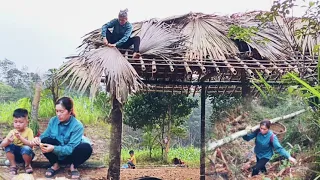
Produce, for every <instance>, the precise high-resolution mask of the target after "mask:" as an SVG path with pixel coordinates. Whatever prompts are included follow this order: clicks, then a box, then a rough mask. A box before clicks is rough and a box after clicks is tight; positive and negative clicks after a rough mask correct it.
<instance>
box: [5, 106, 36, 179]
mask: <svg viewBox="0 0 320 180" xmlns="http://www.w3.org/2000/svg"><path fill="white" fill-rule="evenodd" d="M13 126H14V130H11V131H10V132H9V133H8V135H7V137H6V138H5V139H4V140H3V141H2V142H1V144H0V146H1V147H4V148H5V152H6V156H7V159H8V160H9V162H10V174H12V175H16V174H17V170H18V168H17V164H16V163H23V162H24V163H25V171H26V173H28V174H31V173H33V169H32V167H31V160H32V159H33V157H34V153H33V151H32V146H33V145H32V143H31V140H32V139H33V132H32V130H31V129H30V128H28V127H27V126H28V111H27V110H26V109H16V110H15V111H14V112H13Z"/></svg>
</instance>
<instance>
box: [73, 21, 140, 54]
mask: <svg viewBox="0 0 320 180" xmlns="http://www.w3.org/2000/svg"><path fill="white" fill-rule="evenodd" d="M142 24H143V22H135V23H133V24H132V26H133V31H132V35H131V37H132V36H135V35H136V34H137V33H139V32H140V29H141V26H142ZM110 31H111V32H112V29H110ZM82 38H83V40H82V43H81V45H80V46H78V48H80V49H79V51H80V53H81V54H84V53H85V52H89V51H90V50H92V49H97V48H99V47H100V46H99V47H98V46H96V45H95V43H94V42H97V41H101V40H102V36H101V28H99V29H96V30H93V31H91V32H89V33H87V34H85V35H84V36H83V37H82Z"/></svg>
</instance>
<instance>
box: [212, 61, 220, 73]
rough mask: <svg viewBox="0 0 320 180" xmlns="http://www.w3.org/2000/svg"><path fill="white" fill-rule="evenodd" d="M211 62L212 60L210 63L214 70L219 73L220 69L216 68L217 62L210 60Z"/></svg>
mask: <svg viewBox="0 0 320 180" xmlns="http://www.w3.org/2000/svg"><path fill="white" fill-rule="evenodd" d="M211 62H212V64H213V67H214V68H215V70H216V72H217V73H220V69H219V68H218V65H217V63H216V62H215V61H214V60H212V61H211Z"/></svg>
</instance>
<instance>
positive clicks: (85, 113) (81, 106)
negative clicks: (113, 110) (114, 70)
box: [0, 96, 110, 124]
mask: <svg viewBox="0 0 320 180" xmlns="http://www.w3.org/2000/svg"><path fill="white" fill-rule="evenodd" d="M99 97H101V98H100V99H96V100H91V99H89V98H88V97H74V98H73V100H74V106H75V112H76V115H77V119H79V120H80V121H81V122H82V123H83V124H90V123H94V122H97V121H99V120H103V119H104V118H105V117H106V116H107V115H108V114H109V111H110V106H108V105H107V104H108V102H107V99H106V97H104V96H99ZM16 108H25V109H27V110H28V111H29V112H30V111H31V100H30V99H29V98H22V99H20V100H18V101H16V102H6V103H1V104H0V123H12V113H13V111H14V110H15V109H16ZM53 116H55V109H54V105H53V101H52V99H51V98H42V99H41V100H40V104H39V118H50V117H53Z"/></svg>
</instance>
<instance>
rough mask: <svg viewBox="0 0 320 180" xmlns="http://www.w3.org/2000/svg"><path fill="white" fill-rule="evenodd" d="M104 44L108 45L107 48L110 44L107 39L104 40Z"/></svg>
mask: <svg viewBox="0 0 320 180" xmlns="http://www.w3.org/2000/svg"><path fill="white" fill-rule="evenodd" d="M103 43H104V45H106V46H107V45H108V44H109V42H108V40H107V38H103Z"/></svg>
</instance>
